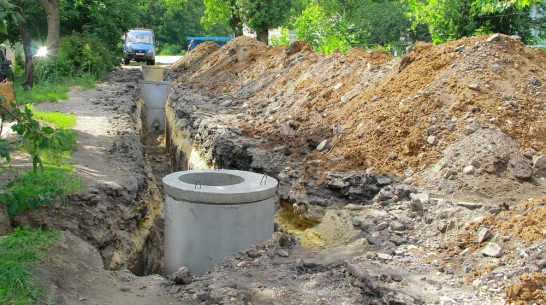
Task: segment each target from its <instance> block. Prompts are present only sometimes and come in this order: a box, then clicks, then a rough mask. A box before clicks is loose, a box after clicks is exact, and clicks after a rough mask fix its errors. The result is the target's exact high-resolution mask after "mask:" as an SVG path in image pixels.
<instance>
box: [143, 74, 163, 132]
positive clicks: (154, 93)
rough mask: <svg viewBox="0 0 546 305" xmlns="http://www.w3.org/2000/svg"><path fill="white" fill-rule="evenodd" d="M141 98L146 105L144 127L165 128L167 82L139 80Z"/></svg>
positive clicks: (159, 129) (156, 129)
mask: <svg viewBox="0 0 546 305" xmlns="http://www.w3.org/2000/svg"><path fill="white" fill-rule="evenodd" d="M138 84H139V86H140V93H141V95H142V100H144V103H145V105H146V129H147V130H150V131H154V132H156V131H163V130H165V103H166V102H167V96H168V95H169V85H170V83H169V82H163V81H146V80H144V81H142V80H141V81H139V83H138Z"/></svg>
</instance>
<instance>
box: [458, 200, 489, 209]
mask: <svg viewBox="0 0 546 305" xmlns="http://www.w3.org/2000/svg"><path fill="white" fill-rule="evenodd" d="M457 205H458V206H460V207H463V208H467V209H469V210H476V209H479V208H481V207H482V206H483V205H481V204H479V203H473V202H457Z"/></svg>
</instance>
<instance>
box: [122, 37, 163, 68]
mask: <svg viewBox="0 0 546 305" xmlns="http://www.w3.org/2000/svg"><path fill="white" fill-rule="evenodd" d="M123 39H124V43H123V52H124V53H125V59H124V60H125V64H126V65H128V64H129V63H130V62H131V60H134V61H136V62H146V64H148V65H155V46H156V43H155V37H154V31H152V30H150V29H142V28H136V29H130V30H128V31H127V33H125V35H124V37H123Z"/></svg>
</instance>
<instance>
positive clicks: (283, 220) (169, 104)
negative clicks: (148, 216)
mask: <svg viewBox="0 0 546 305" xmlns="http://www.w3.org/2000/svg"><path fill="white" fill-rule="evenodd" d="M219 104H220V101H219V100H218V99H217V98H214V97H208V96H203V95H200V93H199V92H196V91H195V90H193V89H191V88H184V87H181V86H178V85H176V84H174V85H173V84H171V85H170V86H169V94H168V96H167V98H166V102H165V109H164V115H165V117H164V118H162V119H161V121H164V124H165V125H164V131H163V130H161V131H159V130H157V128H154V127H155V126H154V125H153V124H149V122H148V123H146V121H147V115H148V113H147V110H146V107H145V103H144V101H143V99H142V98H139V99H138V101H137V107H136V111H137V114H138V115H139V116H140V119H141V122H142V124H141V125H142V129H141V139H142V142H143V144H144V146H145V159H146V160H147V163H148V164H149V165H150V166H151V169H152V172H153V176H154V178H155V182H156V184H157V187H158V189H159V191H160V193H161V196H162V197H163V198H162V199H163V202H165V190H164V188H163V180H162V179H163V177H165V176H167V175H168V174H170V173H173V172H178V171H186V170H202V169H222V170H223V169H230V170H240V171H247V172H254V173H260V174H266V175H268V176H271V177H273V178H275V179H276V180H278V181H279V185H278V189H277V193H276V195H275V198H274V228H275V229H274V230H275V232H282V233H287V234H293V235H295V236H296V238H297V239H298V240H299V241H300V243H301V244H302V245H303V246H304V247H309V248H317V247H318V248H322V247H334V246H338V245H342V244H344V243H347V242H349V240H350V239H351V238H353V236H352V235H354V234H356V233H357V232H355V229H354V228H353V225H352V224H351V223H350V222H349V223H347V221H346V219H350V218H351V217H350V215H343V217H339V216H338V215H334V214H329V213H330V212H329V211H328V207H329V206H331V205H334V204H335V205H338V206H343V205H346V204H349V203H353V202H355V201H358V202H361V204H366V202H370V201H371V200H372V199H373V198H374V196H375V195H376V194H377V193H378V192H379V190H380V189H381V188H383V187H385V186H386V185H388V184H390V183H391V179H390V177H385V176H379V175H374V174H362V173H347V174H344V173H335V172H333V173H331V174H329V175H330V176H329V177H328V178H327V179H325V180H327V181H326V182H325V180H323V181H319V180H320V179H319V180H317V181H314V180H312V179H311V180H310V179H309V178H305V177H302V179H299V178H297V177H296V178H293V177H291V173H290V172H286V171H285V168H286V166H287V164H291V162H293V161H292V160H291V159H290V158H288V157H287V156H285V155H284V154H282V153H280V152H275V151H272V150H267V149H261V148H259V147H258V144H257V143H259V141H260V140H259V139H256V138H247V137H243V136H241V133H240V132H239V131H238V130H237V128H235V127H231V126H234V125H236V124H233V122H236V121H237V116H238V115H239V114H233V113H230V112H229V111H226V110H225V109H222V107H219ZM146 126H151V127H152V128H151V129H152V130H149V129H150V128H146ZM322 178H325V177H324V176H323V177H322ZM298 179H299V180H298ZM314 179H317V178H316V177H315V178H314ZM385 181H386V182H385ZM319 182H320V183H319ZM294 183H299V185H295V184H294ZM306 185H311V186H313V187H310V188H306V187H305V186H306ZM317 185H318V186H317ZM294 191H297V192H300V193H299V194H296V195H295V196H293V195H292V194H293V192H294ZM298 198H304V199H305V200H303V201H299V200H298ZM163 209H164V207H163ZM296 209H297V210H296ZM164 221H165V220H164V218H161V219H158V220H157V223H156V224H155V226H156V227H157V228H158V233H157V234H156V235H157V236H151V237H149V238H147V240H146V241H145V243H144V245H143V247H142V251H141V254H140V255H139V256H138V259H137V261H138V263H136V264H132V266H133V267H132V268H130V270H131V271H132V272H133V273H135V274H136V275H148V274H150V273H153V272H156V273H157V269H156V270H150V269H149V268H148V267H147V266H158V265H161V266H163V265H164V264H163V255H164V246H165V244H164V241H165V238H164V237H165V232H164V231H163V230H164V227H165V222H164ZM341 231H343V232H341ZM151 235H153V234H151ZM160 273H163V269H161V272H160Z"/></svg>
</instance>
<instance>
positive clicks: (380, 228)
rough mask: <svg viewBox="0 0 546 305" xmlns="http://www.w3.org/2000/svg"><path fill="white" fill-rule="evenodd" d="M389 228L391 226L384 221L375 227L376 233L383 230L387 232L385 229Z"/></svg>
mask: <svg viewBox="0 0 546 305" xmlns="http://www.w3.org/2000/svg"><path fill="white" fill-rule="evenodd" d="M388 227H389V224H388V223H387V222H385V221H384V222H382V223H380V224H378V225H377V226H376V227H375V230H376V231H383V230H385V229H386V228H388Z"/></svg>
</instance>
